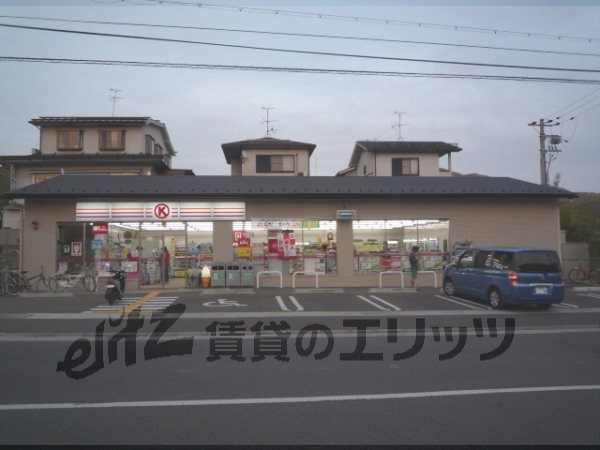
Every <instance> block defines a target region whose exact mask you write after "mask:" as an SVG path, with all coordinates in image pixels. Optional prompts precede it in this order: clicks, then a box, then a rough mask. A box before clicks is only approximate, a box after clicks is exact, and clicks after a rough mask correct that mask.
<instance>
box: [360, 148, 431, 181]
mask: <svg viewBox="0 0 600 450" xmlns="http://www.w3.org/2000/svg"><path fill="white" fill-rule="evenodd" d="M393 158H418V159H419V176H422V177H437V176H439V175H440V167H439V156H438V155H437V153H372V152H363V153H362V154H361V156H360V158H359V159H358V164H357V165H356V175H357V176H378V177H390V176H392V159H393ZM365 166H367V167H366V173H365V169H364V167H365Z"/></svg>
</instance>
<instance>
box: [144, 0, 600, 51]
mask: <svg viewBox="0 0 600 450" xmlns="http://www.w3.org/2000/svg"><path fill="white" fill-rule="evenodd" d="M142 1H145V2H147V3H155V4H157V5H163V4H164V5H180V6H196V7H200V8H212V9H221V10H229V11H235V12H246V13H258V14H272V15H277V16H293V17H303V18H310V19H324V20H341V21H347V22H360V23H372V24H381V25H405V26H406V25H408V26H415V27H418V28H436V29H443V30H451V31H467V32H472V33H486V34H487V33H489V34H494V35H509V36H520V37H528V38H538V39H552V40H563V41H579V42H589V43H600V38H590V37H580V36H568V35H561V34H545V33H531V32H526V31H513V30H502V29H498V28H483V27H467V26H461V25H449V24H441V23H430V22H415V21H408V20H397V19H381V18H373V17H361V16H345V15H340V14H323V13H316V12H302V11H290V10H285V9H269V8H257V7H249V6H233V5H222V4H221V5H219V4H214V3H204V2H186V1H174V0H142Z"/></svg>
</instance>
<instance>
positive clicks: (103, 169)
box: [15, 164, 154, 189]
mask: <svg viewBox="0 0 600 450" xmlns="http://www.w3.org/2000/svg"><path fill="white" fill-rule="evenodd" d="M61 169H64V172H65V174H67V175H77V174H85V175H94V174H97V175H109V174H119V173H130V172H131V173H132V174H133V173H134V172H135V173H136V174H139V175H153V174H154V169H153V167H152V166H151V165H139V166H123V165H121V166H115V165H114V164H113V165H109V164H104V165H101V164H99V165H90V164H87V165H81V166H75V165H65V166H64V167H60V166H47V165H46V166H44V165H39V166H18V168H17V169H16V177H15V181H16V189H19V188H22V187H25V186H29V185H30V184H32V183H33V180H34V174H36V173H37V174H60V171H61Z"/></svg>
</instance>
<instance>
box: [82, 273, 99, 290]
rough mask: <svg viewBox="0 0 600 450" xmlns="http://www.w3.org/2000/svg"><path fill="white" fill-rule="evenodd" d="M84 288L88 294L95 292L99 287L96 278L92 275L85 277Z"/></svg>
mask: <svg viewBox="0 0 600 450" xmlns="http://www.w3.org/2000/svg"><path fill="white" fill-rule="evenodd" d="M83 287H84V288H85V290H86V291H88V292H95V291H96V287H97V286H96V280H95V279H94V277H93V276H91V275H86V276H85V277H83Z"/></svg>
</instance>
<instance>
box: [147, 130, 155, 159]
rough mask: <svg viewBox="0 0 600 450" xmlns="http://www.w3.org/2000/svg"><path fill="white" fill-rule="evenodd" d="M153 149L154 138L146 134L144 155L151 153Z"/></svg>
mask: <svg viewBox="0 0 600 450" xmlns="http://www.w3.org/2000/svg"><path fill="white" fill-rule="evenodd" d="M153 151H154V139H153V138H152V136H150V135H148V134H147V135H146V155H151V154H152V152H153Z"/></svg>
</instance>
